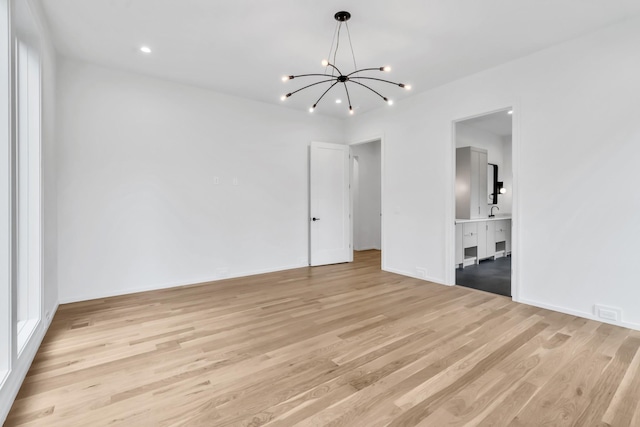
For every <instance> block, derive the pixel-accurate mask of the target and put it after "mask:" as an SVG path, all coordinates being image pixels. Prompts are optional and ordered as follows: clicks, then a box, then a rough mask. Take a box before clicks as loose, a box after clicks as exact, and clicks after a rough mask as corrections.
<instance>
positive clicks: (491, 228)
mask: <svg viewBox="0 0 640 427" xmlns="http://www.w3.org/2000/svg"><path fill="white" fill-rule="evenodd" d="M486 247H487V257H492V256H495V255H496V222H495V221H487V246H486Z"/></svg>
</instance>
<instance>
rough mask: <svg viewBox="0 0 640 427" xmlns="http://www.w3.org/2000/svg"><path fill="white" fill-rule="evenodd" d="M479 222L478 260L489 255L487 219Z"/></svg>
mask: <svg viewBox="0 0 640 427" xmlns="http://www.w3.org/2000/svg"><path fill="white" fill-rule="evenodd" d="M476 224H478V252H477V255H478V261H480V260H481V259H483V258H486V257H487V256H488V255H487V221H481V222H477V223H476Z"/></svg>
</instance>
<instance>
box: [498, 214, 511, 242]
mask: <svg viewBox="0 0 640 427" xmlns="http://www.w3.org/2000/svg"><path fill="white" fill-rule="evenodd" d="M495 223H496V242H504V241H506V240H507V231H508V230H507V227H508V226H509V221H507V220H504V219H501V220H498V221H495Z"/></svg>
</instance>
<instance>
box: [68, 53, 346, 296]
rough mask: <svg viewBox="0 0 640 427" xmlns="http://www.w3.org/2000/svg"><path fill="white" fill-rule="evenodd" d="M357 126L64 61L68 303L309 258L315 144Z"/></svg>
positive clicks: (256, 270) (337, 137)
mask: <svg viewBox="0 0 640 427" xmlns="http://www.w3.org/2000/svg"><path fill="white" fill-rule="evenodd" d="M343 126H344V125H343V123H342V122H341V121H338V120H334V119H328V118H323V117H322V116H318V115H310V114H308V113H307V112H301V111H294V110H290V109H286V108H282V107H278V106H273V105H269V104H264V103H259V102H254V101H248V100H244V99H240V98H235V97H230V96H226V95H221V94H217V93H215V92H211V91H207V90H204V89H199V88H195V87H190V86H184V85H179V84H175V83H171V82H166V81H162V80H158V79H154V78H150V77H145V76H141V75H135V74H131V73H126V72H120V71H114V70H110V69H106V68H102V67H98V66H94V65H90V64H87V63H81V62H76V61H70V60H63V61H60V68H59V72H58V130H59V133H58V137H59V146H58V151H57V161H58V166H59V178H58V192H59V198H58V223H59V241H58V262H59V264H58V265H59V267H58V268H59V271H58V273H59V276H58V277H59V292H60V301H61V302H68V301H75V300H83V299H91V298H97V297H104V296H108V295H115V294H123V293H129V292H134V291H138V290H146V289H156V288H161V287H168V286H175V285H182V284H192V283H197V282H202V281H209V280H213V279H220V278H225V277H232V276H243V275H249V274H254V273H260V272H266V271H272V270H280V269H286V268H293V267H300V266H303V265H307V252H308V251H307V247H308V238H307V228H308V212H307V210H308V195H307V188H308V177H307V175H308V145H309V142H310V141H312V140H314V141H324V142H337V143H339V142H342V136H343V135H344V127H343ZM216 180H218V181H217V182H219V183H218V184H216ZM234 180H236V181H235V182H237V185H236V184H234Z"/></svg>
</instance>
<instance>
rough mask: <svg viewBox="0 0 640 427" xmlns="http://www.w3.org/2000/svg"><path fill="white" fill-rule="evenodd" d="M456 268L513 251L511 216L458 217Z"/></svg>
mask: <svg viewBox="0 0 640 427" xmlns="http://www.w3.org/2000/svg"><path fill="white" fill-rule="evenodd" d="M455 246H456V259H455V262H456V268H457V267H461V268H464V267H466V266H468V265H472V264H478V263H479V262H480V260H483V259H487V258H493V259H495V258H500V257H503V256H507V255H509V254H510V253H511V216H510V215H507V214H504V215H497V216H495V217H492V218H474V219H456V245H455Z"/></svg>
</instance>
